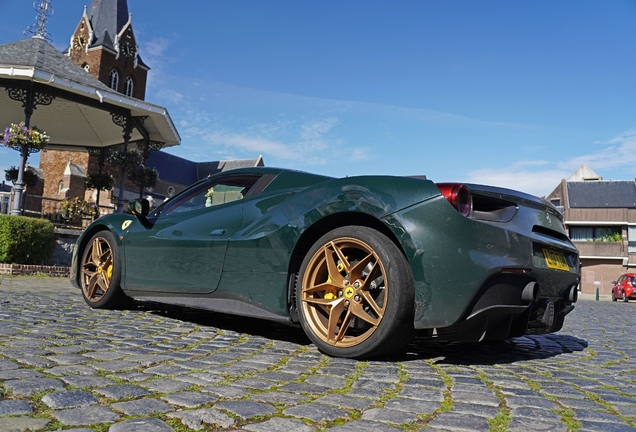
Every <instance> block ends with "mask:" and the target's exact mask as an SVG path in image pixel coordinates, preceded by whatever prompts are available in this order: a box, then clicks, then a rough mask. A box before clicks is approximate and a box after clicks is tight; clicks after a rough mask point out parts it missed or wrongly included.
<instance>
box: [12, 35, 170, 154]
mask: <svg viewBox="0 0 636 432" xmlns="http://www.w3.org/2000/svg"><path fill="white" fill-rule="evenodd" d="M0 87H5V88H6V89H7V91H5V92H0V126H4V125H7V126H8V124H9V123H17V122H20V121H23V120H24V117H25V115H24V106H23V105H22V104H20V102H24V100H23V99H24V98H25V96H23V94H24V92H26V91H34V92H35V93H36V95H38V96H37V97H36V99H35V100H36V102H37V104H36V107H35V108H36V109H35V111H34V112H33V116H32V118H31V124H32V125H37V126H38V127H40V128H41V129H43V130H45V131H46V132H47V134H48V135H49V136H50V137H51V140H50V143H49V148H54V149H55V148H64V149H67V150H73V147H82V148H85V147H110V146H114V145H119V144H122V143H123V138H122V126H121V124H119V123H121V118H131V117H132V118H137V121H135V122H133V123H134V124H135V125H136V127H135V128H134V129H133V130H132V133H131V136H130V141H136V140H141V139H143V138H147V139H148V140H150V141H155V142H161V143H163V147H168V146H173V145H178V144H179V143H180V141H181V138H180V137H179V134H178V132H177V129H176V128H175V126H174V124H173V122H172V119H171V118H170V115H169V114H168V111H167V109H166V108H164V107H161V106H158V105H154V104H151V103H148V102H145V101H143V100H139V99H135V98H132V97H128V96H125V95H123V94H121V93H117V92H115V91H114V90H112V89H110V88H109V87H108V86H106V85H104V84H103V83H102V82H100V81H99V80H97V79H95V78H94V77H93V76H91V75H90V74H89V73H88V72H86V71H85V70H84V69H82V68H81V67H79V66H78V65H77V64H75V63H74V62H73V61H72V60H70V59H69V58H68V57H66V56H65V55H64V54H62V53H61V52H60V51H58V50H57V49H56V48H55V47H54V46H52V45H51V44H49V43H48V42H47V41H45V40H44V39H43V38H41V37H38V36H35V37H32V38H29V39H24V40H21V41H18V42H12V43H9V44H5V45H0ZM51 97H52V98H53V99H52V100H51ZM49 101H50V102H49ZM47 103H48V104H47ZM144 118H145V119H144ZM115 119H117V120H118V122H119V123H118V124H115ZM141 120H143V123H142V122H141Z"/></svg>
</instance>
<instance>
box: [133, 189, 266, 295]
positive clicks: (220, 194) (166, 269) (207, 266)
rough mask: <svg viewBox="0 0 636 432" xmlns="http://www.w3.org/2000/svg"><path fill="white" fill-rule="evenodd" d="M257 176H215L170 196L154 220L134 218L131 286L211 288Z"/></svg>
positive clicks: (186, 289) (188, 289)
mask: <svg viewBox="0 0 636 432" xmlns="http://www.w3.org/2000/svg"><path fill="white" fill-rule="evenodd" d="M257 179H258V177H254V176H230V177H221V178H214V179H211V180H209V181H207V182H204V183H202V184H199V185H196V186H194V187H193V188H190V189H187V190H186V191H184V192H183V193H182V194H180V195H178V196H176V197H175V198H174V199H172V200H171V201H169V202H167V203H166V204H165V205H164V206H163V207H162V208H160V209H158V211H157V215H156V217H154V218H149V219H150V220H151V222H153V223H152V226H150V227H143V226H142V225H141V224H133V225H132V226H131V227H130V229H129V232H128V233H127V234H126V236H125V238H124V248H123V250H124V252H123V260H124V263H125V266H124V269H125V270H124V275H123V280H124V286H125V288H126V289H128V290H137V291H158V292H170V293H199V294H200V293H211V292H213V291H214V290H215V289H216V288H217V286H218V283H219V280H220V278H221V273H222V270H223V262H224V260H225V252H226V250H227V245H228V241H229V239H230V237H231V236H232V234H233V233H234V232H235V231H236V230H237V229H238V228H239V226H240V225H241V220H242V199H243V196H244V194H245V193H246V192H247V191H248V190H249V188H250V187H251V186H252V185H253V183H254V182H255V181H256V180H257Z"/></svg>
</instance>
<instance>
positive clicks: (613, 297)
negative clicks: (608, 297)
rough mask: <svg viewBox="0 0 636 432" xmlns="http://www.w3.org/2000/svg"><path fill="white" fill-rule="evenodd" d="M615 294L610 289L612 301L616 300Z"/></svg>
mask: <svg viewBox="0 0 636 432" xmlns="http://www.w3.org/2000/svg"><path fill="white" fill-rule="evenodd" d="M616 300H617V299H616V295H615V294H614V290H613V289H612V301H616Z"/></svg>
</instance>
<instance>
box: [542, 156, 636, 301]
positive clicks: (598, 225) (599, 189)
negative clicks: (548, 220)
mask: <svg viewBox="0 0 636 432" xmlns="http://www.w3.org/2000/svg"><path fill="white" fill-rule="evenodd" d="M547 199H548V200H549V201H550V202H551V203H552V204H554V205H555V206H557V208H559V209H560V210H561V212H562V213H563V214H564V216H565V226H566V229H567V231H568V235H569V236H570V239H571V240H572V242H573V243H574V245H575V246H576V247H577V248H578V250H579V253H580V261H581V292H583V293H586V294H595V293H596V290H597V289H598V291H599V294H600V295H609V294H610V291H611V288H612V282H613V281H615V280H617V279H618V277H619V276H620V275H621V274H622V273H625V272H628V271H634V268H635V267H636V182H635V181H634V180H619V181H616V180H603V179H602V178H601V177H600V176H599V175H597V174H596V173H595V172H594V171H592V170H591V169H590V168H589V167H587V166H586V165H582V166H581V167H580V168H579V169H578V170H577V171H576V172H575V173H574V174H572V175H571V176H570V177H569V178H568V179H564V180H562V181H561V183H560V184H559V185H558V186H557V187H556V188H555V189H554V190H553V191H552V193H551V194H550V195H548V197H547Z"/></svg>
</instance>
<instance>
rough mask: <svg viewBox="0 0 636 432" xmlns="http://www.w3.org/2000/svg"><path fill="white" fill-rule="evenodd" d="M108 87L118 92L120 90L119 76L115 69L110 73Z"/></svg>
mask: <svg viewBox="0 0 636 432" xmlns="http://www.w3.org/2000/svg"><path fill="white" fill-rule="evenodd" d="M108 87H110V88H112V89H113V90H115V91H117V89H118V88H119V74H118V73H117V71H116V70H115V69H113V70H112V71H110V75H109V77H108Z"/></svg>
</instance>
